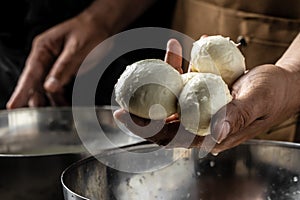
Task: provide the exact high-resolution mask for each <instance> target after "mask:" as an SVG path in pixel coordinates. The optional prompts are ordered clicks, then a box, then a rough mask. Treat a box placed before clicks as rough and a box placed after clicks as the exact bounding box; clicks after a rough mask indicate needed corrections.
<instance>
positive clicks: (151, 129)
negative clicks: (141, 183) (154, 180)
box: [114, 39, 204, 148]
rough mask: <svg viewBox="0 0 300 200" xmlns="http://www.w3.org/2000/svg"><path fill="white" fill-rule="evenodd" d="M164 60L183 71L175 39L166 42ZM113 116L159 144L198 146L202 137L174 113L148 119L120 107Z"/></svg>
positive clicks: (138, 133) (131, 129)
mask: <svg viewBox="0 0 300 200" xmlns="http://www.w3.org/2000/svg"><path fill="white" fill-rule="evenodd" d="M165 62H167V63H169V64H170V65H172V66H173V67H174V68H175V69H176V70H177V71H179V72H180V73H183V70H182V67H181V66H182V47H181V45H180V44H179V42H178V41H177V40H174V39H171V40H170V41H169V42H168V44H167V52H166V56H165ZM114 117H115V118H116V119H117V120H119V121H120V122H122V123H123V124H124V125H125V126H126V127H127V128H128V129H129V130H130V131H131V132H133V133H134V134H136V135H139V136H140V137H142V138H145V139H147V140H149V141H152V142H154V143H157V144H159V145H164V146H169V147H186V148H189V147H199V145H201V143H202V140H203V139H204V138H203V137H200V136H196V135H194V134H192V133H190V132H188V131H186V130H185V129H184V128H183V127H182V126H181V125H180V121H179V120H178V116H177V115H176V114H175V115H172V116H171V117H169V118H167V119H166V120H152V121H150V120H149V119H143V118H140V117H138V116H135V115H133V114H129V113H128V112H127V111H125V110H124V109H120V110H117V111H115V112H114ZM158 127H161V129H159V130H158ZM153 133H154V134H153ZM175 136H176V137H175Z"/></svg>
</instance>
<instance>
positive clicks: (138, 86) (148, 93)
mask: <svg viewBox="0 0 300 200" xmlns="http://www.w3.org/2000/svg"><path fill="white" fill-rule="evenodd" d="M182 87H183V81H182V79H181V75H180V73H179V72H178V71H176V70H175V69H174V68H173V67H172V66H171V65H169V64H167V63H166V62H164V61H162V60H159V59H146V60H142V61H138V62H136V63H133V64H132V65H129V66H127V68H126V69H125V71H124V72H123V73H122V75H121V76H120V78H119V79H118V82H117V83H116V85H115V96H116V101H117V103H118V104H119V105H120V106H121V107H122V108H124V109H125V110H127V111H128V112H130V113H132V114H135V115H137V116H139V117H143V118H148V119H164V118H166V117H168V116H170V115H172V114H174V113H176V112H177V99H178V98H177V97H178V96H179V93H180V91H181V89H182Z"/></svg>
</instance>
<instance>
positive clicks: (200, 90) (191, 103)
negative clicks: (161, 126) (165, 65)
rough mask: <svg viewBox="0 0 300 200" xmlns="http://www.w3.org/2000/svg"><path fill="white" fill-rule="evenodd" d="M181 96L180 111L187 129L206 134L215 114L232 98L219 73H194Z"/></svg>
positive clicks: (182, 121) (201, 134) (181, 118)
mask: <svg viewBox="0 0 300 200" xmlns="http://www.w3.org/2000/svg"><path fill="white" fill-rule="evenodd" d="M191 76H193V77H192V78H191V79H190V80H189V81H187V83H186V84H185V86H184V87H183V89H182V91H181V94H180V96H179V102H178V103H179V106H178V112H179V116H180V121H181V123H182V125H183V126H184V127H185V129H186V130H188V131H190V132H192V133H194V134H197V135H200V136H205V135H207V134H209V131H208V128H209V125H210V120H211V117H212V115H213V114H215V113H216V112H217V111H218V110H219V109H220V108H221V107H223V106H224V105H226V104H227V103H228V102H230V101H231V100H232V97H231V95H230V91H229V89H228V86H227V85H226V83H225V82H224V81H223V80H222V78H221V77H220V76H218V75H215V74H211V73H193V74H192V75H191Z"/></svg>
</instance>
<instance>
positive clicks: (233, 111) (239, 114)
mask: <svg viewBox="0 0 300 200" xmlns="http://www.w3.org/2000/svg"><path fill="white" fill-rule="evenodd" d="M253 96H254V97H253ZM255 97H256V96H255V95H252V97H251V96H248V97H247V98H243V99H235V100H232V101H231V102H230V103H228V104H227V105H225V106H223V107H222V108H221V109H220V110H219V111H218V112H217V113H216V114H215V115H214V116H213V117H212V120H211V124H212V125H211V133H212V137H213V138H214V139H215V140H216V141H217V142H218V143H220V142H222V141H223V140H224V139H225V138H226V137H227V136H228V135H230V134H234V133H237V132H239V131H241V130H243V129H244V128H245V127H247V126H249V125H250V124H251V123H253V122H254V121H255V120H257V119H262V118H264V117H265V116H266V112H265V109H267V108H266V105H265V103H264V101H261V100H259V98H255Z"/></svg>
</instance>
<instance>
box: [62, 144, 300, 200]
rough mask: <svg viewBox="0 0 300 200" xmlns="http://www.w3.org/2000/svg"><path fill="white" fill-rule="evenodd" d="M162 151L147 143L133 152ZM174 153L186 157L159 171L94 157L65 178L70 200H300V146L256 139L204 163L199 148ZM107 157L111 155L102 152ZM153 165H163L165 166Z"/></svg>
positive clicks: (77, 164) (66, 172) (66, 194)
mask: <svg viewBox="0 0 300 200" xmlns="http://www.w3.org/2000/svg"><path fill="white" fill-rule="evenodd" d="M156 148H158V147H155V146H151V145H148V146H147V145H146V146H138V147H133V148H129V149H128V150H131V151H133V152H140V151H153V149H156ZM170 151H172V153H171V154H168V155H170V156H166V159H172V154H173V156H174V155H175V154H178V153H179V152H181V155H182V157H181V159H178V160H176V161H175V162H174V163H173V164H171V165H169V166H167V167H165V168H162V169H159V170H157V171H152V172H145V173H139V174H136V173H128V172H121V171H118V170H115V169H112V168H109V167H106V166H105V165H103V164H101V163H100V162H99V161H98V160H97V159H95V158H93V157H89V158H86V159H83V160H81V161H79V162H77V163H74V164H73V165H72V166H70V167H69V168H68V169H66V170H65V171H64V173H63V174H62V178H61V181H62V185H63V189H64V196H65V200H82V199H93V200H94V199H95V200H99V199H101V200H106V199H109V200H111V199H114V200H115V199H117V200H119V199H120V200H123V199H143V200H148V199H151V200H152V199H164V200H178V199H195V200H199V199H201V200H298V199H300V159H299V158H300V145H299V144H294V143H286V142H272V141H263V140H250V141H248V142H247V143H245V144H242V145H240V146H238V147H236V148H233V149H231V150H228V151H225V152H223V153H221V154H219V155H218V156H212V155H210V154H209V155H208V156H206V157H205V158H201V159H200V158H199V152H198V150H197V149H191V150H182V149H174V150H170ZM115 154H117V155H118V154H119V155H118V156H115V158H121V157H122V158H123V159H126V158H124V156H126V155H125V154H124V153H123V152H119V151H111V152H110V153H109V154H108V156H110V157H111V158H112V155H115ZM103 156H104V157H105V156H107V155H106V154H105V153H102V154H99V157H103ZM157 156H158V157H160V156H163V155H157ZM159 160H161V159H160V158H159V159H158V161H159ZM146 163H147V162H146V161H145V163H144V164H145V165H146ZM140 164H143V163H140ZM149 164H150V165H156V167H159V162H156V163H155V164H154V163H148V165H149Z"/></svg>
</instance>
